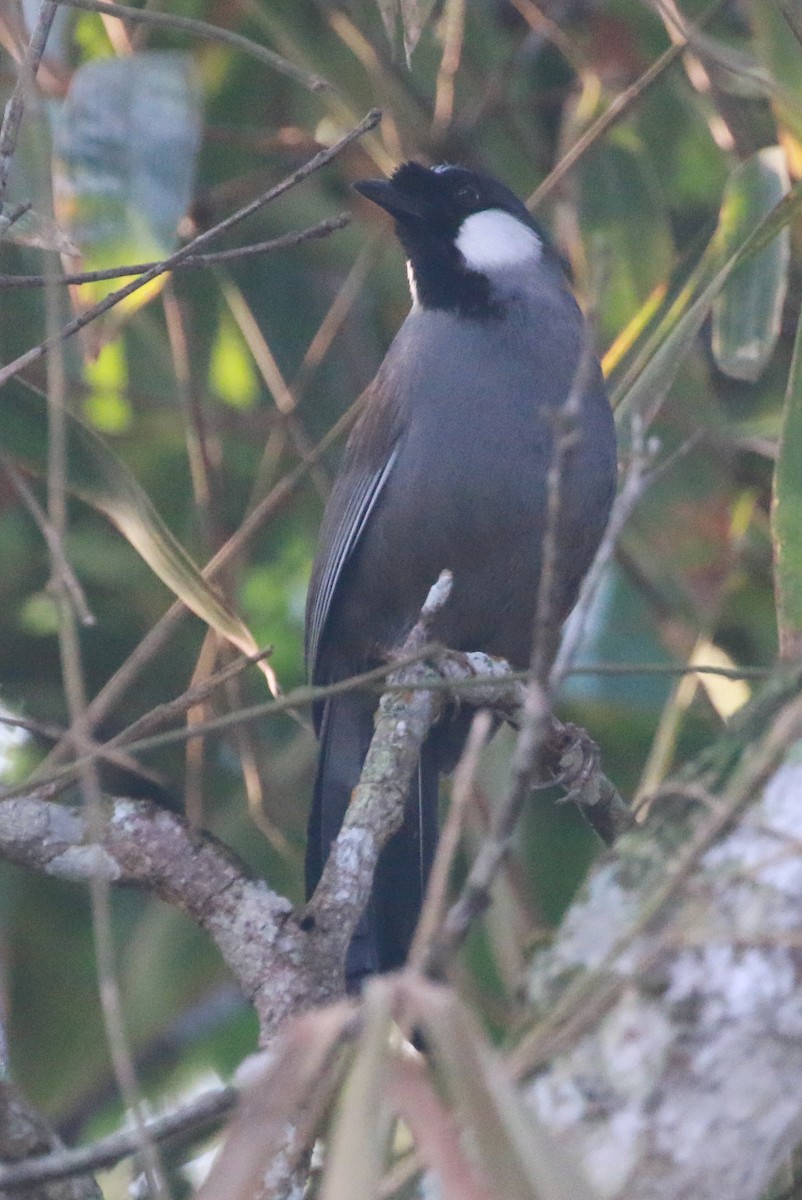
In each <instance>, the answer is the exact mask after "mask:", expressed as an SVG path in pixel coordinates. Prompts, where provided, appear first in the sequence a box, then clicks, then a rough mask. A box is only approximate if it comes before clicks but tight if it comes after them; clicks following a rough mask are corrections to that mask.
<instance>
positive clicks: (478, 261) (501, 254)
mask: <svg viewBox="0 0 802 1200" xmlns="http://www.w3.org/2000/svg"><path fill="white" fill-rule="evenodd" d="M456 245H457V249H458V250H459V252H460V254H461V255H462V257H463V258H464V259H465V264H466V266H467V267H468V268H469V269H470V270H472V271H492V270H493V269H494V267H517V266H523V264H524V263H535V262H537V261H538V259H539V258H540V256H541V254H542V253H543V243H542V242H541V240H540V238H539V237H538V236H537V234H536V233H535V231H534V229H530V227H529V226H528V225H524V224H523V222H522V221H519V220H517V218H516V217H513V216H511V215H510V214H509V213H506V212H503V211H502V210H501V209H500V208H488V209H486V210H485V211H484V212H478V213H473V214H472V215H471V216H470V217H466V218H465V220H464V221H463V222H462V225H461V226H460V230H459V233H458V234H457V243H456Z"/></svg>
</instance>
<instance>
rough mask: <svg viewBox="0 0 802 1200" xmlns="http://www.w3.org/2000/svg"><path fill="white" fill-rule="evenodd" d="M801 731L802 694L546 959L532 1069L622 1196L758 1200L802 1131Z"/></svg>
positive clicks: (567, 1140)
mask: <svg viewBox="0 0 802 1200" xmlns="http://www.w3.org/2000/svg"><path fill="white" fill-rule="evenodd" d="M764 728H765V727H764ZM800 738H802V701H800V700H799V698H798V697H797V698H795V699H793V700H791V701H790V703H788V704H786V706H785V707H784V708H783V709H782V710H781V711H780V712H779V714H778V715H776V716H775V717H774V719H773V720H772V721H771V723H770V724H769V726H768V728H767V729H766V731H765V732H764V734H763V736H762V738H758V739H757V740H756V741H755V740H754V739H753V741H752V744H751V746H750V750H749V754H748V755H746V756H744V758H743V760H742V761H741V762H740V763H739V764H737V765H736V767H735V769H734V770H731V771H729V772H728V775H727V777H726V778H725V779H724V780H723V781H722V782H721V783H720V784H717V785H716V786H715V791H712V790H711V789H709V788H707V787H705V786H704V785H703V784H701V783H697V785H696V786H695V787H694V786H692V785H691V783H690V782H686V784H685V785H684V786H680V787H678V788H677V789H675V790H674V791H673V793H672V789H671V788H666V790H665V792H664V794H663V800H662V803H661V804H660V806H659V808H658V809H657V811H656V812H655V814H654V817H653V818H652V820H651V821H650V822H649V824H648V825H647V826H646V828H645V829H644V830H642V831H640V832H639V833H638V834H637V835H633V836H631V837H626V838H623V839H622V840H621V842H620V843H619V844H618V846H617V847H616V853H615V855H614V856H613V857H611V858H609V859H606V860H604V861H603V862H602V863H600V864H599V865H598V866H597V868H596V869H595V870H594V871H593V872H592V873H591V876H590V878H589V879H588V882H587V884H586V886H585V888H584V890H583V894H582V895H581V896H580V898H579V900H578V901H577V902H576V903H575V904H574V905H573V907H572V909H571V911H570V912H569V914H568V916H567V918H566V920H565V922H564V925H563V927H562V929H561V931H560V932H559V934H558V936H557V938H556V940H555V942H554V944H553V945H552V946H551V947H550V948H549V950H548V951H546V952H544V953H543V954H542V955H540V956H539V957H538V959H536V961H535V965H534V970H533V972H532V975H531V984H530V989H531V997H532V1000H533V1002H534V1004H535V1007H536V1010H537V1012H538V1013H539V1014H541V1018H542V1019H541V1021H540V1023H539V1024H538V1025H537V1026H536V1027H535V1029H534V1031H533V1033H532V1035H531V1036H530V1037H528V1038H527V1039H526V1040H525V1042H524V1043H523V1044H522V1046H521V1047H520V1048H519V1050H518V1052H517V1053H516V1055H515V1057H514V1060H513V1061H514V1066H515V1068H516V1070H517V1071H518V1073H527V1074H531V1073H532V1072H533V1071H539V1072H540V1073H539V1074H538V1075H537V1076H536V1078H534V1079H533V1080H532V1081H531V1082H530V1083H529V1085H528V1087H527V1095H528V1097H529V1100H530V1101H531V1103H532V1105H533V1107H534V1109H535V1111H536V1113H537V1115H538V1117H539V1119H540V1120H541V1121H542V1122H543V1123H545V1125H546V1126H547V1127H548V1128H549V1129H550V1130H551V1132H552V1133H553V1134H554V1135H555V1136H556V1137H557V1138H558V1139H559V1141H560V1142H561V1143H562V1144H563V1146H564V1147H565V1148H566V1149H567V1151H568V1152H569V1153H570V1154H571V1156H572V1157H573V1158H575V1159H576V1160H577V1161H579V1162H581V1163H582V1165H583V1167H584V1170H585V1172H586V1174H587V1175H588V1177H589V1178H590V1179H591V1181H592V1182H595V1183H596V1184H597V1186H599V1187H600V1188H601V1191H602V1194H604V1195H605V1196H608V1197H615V1198H616V1200H635V1198H636V1197H637V1200H680V1198H683V1200H684V1197H687V1196H693V1197H694V1200H713V1198H714V1197H715V1198H716V1200H719V1198H720V1197H721V1196H727V1198H728V1200H757V1197H759V1196H760V1195H761V1194H763V1192H764V1190H765V1188H766V1187H767V1186H768V1184H769V1182H770V1180H771V1178H772V1176H773V1174H774V1173H775V1171H776V1170H777V1169H778V1168H779V1166H780V1165H781V1163H782V1161H783V1159H784V1156H785V1155H787V1154H788V1152H789V1151H790V1150H791V1149H792V1147H793V1146H794V1145H795V1144H796V1143H797V1142H798V1140H799V1134H800V1130H802V1094H801V1093H800V1090H799V1086H798V1081H799V1076H800V1072H802V991H801V990H800V985H799V980H800V978H802V941H801V940H800V929H802V919H801V918H800V913H802V857H801V856H800V842H799V829H800V828H802V767H800V764H799V761H798V760H797V756H795V755H794V753H793V750H792V748H793V747H794V745H795V744H797V745H798V744H799V740H800ZM789 750H790V751H791V753H790V754H789ZM672 795H673V799H671V797H672Z"/></svg>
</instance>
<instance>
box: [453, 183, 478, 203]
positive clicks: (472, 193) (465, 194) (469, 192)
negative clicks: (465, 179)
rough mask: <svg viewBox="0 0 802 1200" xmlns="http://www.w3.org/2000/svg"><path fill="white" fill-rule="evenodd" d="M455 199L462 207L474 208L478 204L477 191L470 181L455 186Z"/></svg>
mask: <svg viewBox="0 0 802 1200" xmlns="http://www.w3.org/2000/svg"><path fill="white" fill-rule="evenodd" d="M455 199H456V200H457V203H458V204H461V205H462V207H463V208H476V207H477V205H478V204H479V193H478V192H477V190H476V188H475V187H474V186H473V184H471V183H463V184H462V186H461V187H459V188H457V191H456V194H455Z"/></svg>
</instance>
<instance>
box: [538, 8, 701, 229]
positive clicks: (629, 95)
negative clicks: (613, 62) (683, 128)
mask: <svg viewBox="0 0 802 1200" xmlns="http://www.w3.org/2000/svg"><path fill="white" fill-rule="evenodd" d="M720 7H721V0H715V2H714V3H713V4H711V5H710V7H709V8H708V9H707V11H706V12H704V13H703V14H702V16H701V17H700V18H699V19H698V20H697V22H696V25H695V26H694V29H701V28H703V26H704V25H705V24H706V23H707V21H708V20H710V18H711V17H712V16H713V15H714V13H715V12H716V11H717V10H718V9H719V8H720ZM687 46H688V42H687V39H686V38H684V37H682V38H681V39H680V40H678V41H677V42H675V43H674V44H673V45H672V46H669V48H668V50H665V51H664V52H663V53H662V54H661V55H660V57H659V58H658V59H656V60H655V62H653V63H652V65H651V66H650V67H649V68H648V69H647V70H646V71H644V72H643V74H642V75H641V76H640V78H639V79H636V80H635V82H634V83H633V84H631V85H630V86H629V87H628V88H625V89H624V91H623V92H619V94H618V95H617V96H616V97H615V99H614V100H612V101H611V102H610V104H609V105H608V106H607V108H606V109H605V110H604V112H603V113H602V114H601V116H600V117H598V118H597V119H596V120H595V121H594V122H593V124H592V125H591V126H590V128H589V129H587V130H585V132H584V133H583V134H582V136H581V137H579V138H577V140H576V142H574V144H573V146H572V147H571V149H570V150H568V151H567V152H566V153H565V154H564V155H563V157H562V158H561V159H560V161H559V162H558V163H557V165H556V166H555V167H554V169H553V170H552V171H550V172H549V174H548V175H547V176H546V178H545V179H544V180H543V182H542V183H541V184H540V185H539V186H538V187H536V188H535V190H534V191H533V192H532V194H531V196H529V198H528V199H527V201H526V207H527V208H529V209H535V208H537V207H538V205H540V204H542V203H543V201H544V200H545V199H546V197H547V196H549V195H551V193H552V192H553V191H555V189H556V188H558V187H559V186H560V185H561V184H562V181H563V179H565V176H566V175H568V173H569V172H570V171H572V170H573V168H574V167H575V166H576V164H577V163H578V162H579V160H580V159H581V158H583V157H584V156H585V154H587V152H588V151H589V150H590V149H591V148H592V147H593V146H594V145H595V144H596V142H597V141H598V140H599V139H600V138H601V137H603V136H604V134H605V133H606V132H607V130H608V129H610V127H611V126H612V125H614V124H615V122H616V121H618V120H619V119H620V118H621V117H622V116H623V115H624V113H626V112H627V111H628V110H629V109H630V108H632V106H633V105H634V104H635V103H636V101H638V100H639V99H640V97H641V96H642V95H643V94H644V92H645V91H646V90H647V89H648V88H649V87H651V85H652V84H653V83H655V82H656V81H657V80H658V79H659V78H660V77H661V76H662V75H663V74H664V73H665V72H666V71H667V70H668V68H669V67H670V66H672V64H673V63H674V62H675V61H676V60H677V59H678V58H679V57H680V56H681V55H682V54H683V52H684V51H685V50H686V49H687Z"/></svg>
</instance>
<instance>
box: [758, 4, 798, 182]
mask: <svg viewBox="0 0 802 1200" xmlns="http://www.w3.org/2000/svg"><path fill="white" fill-rule="evenodd" d="M783 7H784V5H783V4H781V3H779V2H778V0H749V2H748V4H747V6H746V9H747V12H748V14H749V20H750V22H751V25H752V30H753V32H754V37H755V50H756V52H757V55H758V57H759V58H760V60H761V62H762V63H763V65H764V66H765V67H766V69H767V73H768V75H769V76H770V78H771V79H772V80H773V81H774V84H775V85H776V90H775V92H774V94H773V99H772V107H773V108H774V111H775V113H776V115H777V118H778V120H779V121H780V123H781V125H782V126H783V127H784V131H785V132H786V133H787V134H788V135H790V136H789V139H788V140H786V139H785V138H783V142H784V144H785V147H786V149H787V150H788V151H789V153H792V154H794V156H795V158H796V164H795V167H799V166H800V163H801V162H802V47H800V44H799V42H798V41H797V38H796V36H795V34H794V29H793V26H792V20H791V16H790V14H789V16H786V15H785V13H784V12H783V11H782V8H783ZM788 8H789V9H794V8H795V9H796V11H797V13H798V3H797V4H793V5H788ZM797 19H798V17H797ZM791 142H793V145H791V144H790V143H791Z"/></svg>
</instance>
